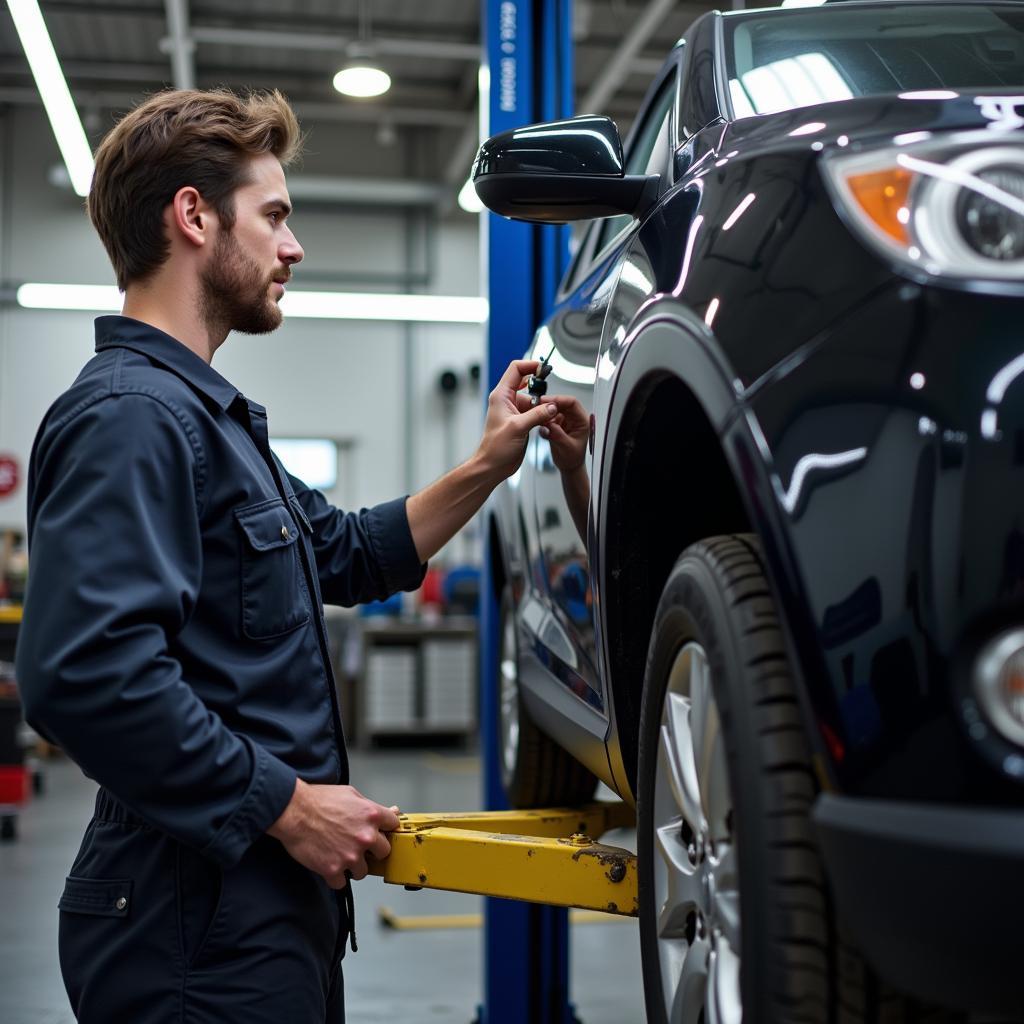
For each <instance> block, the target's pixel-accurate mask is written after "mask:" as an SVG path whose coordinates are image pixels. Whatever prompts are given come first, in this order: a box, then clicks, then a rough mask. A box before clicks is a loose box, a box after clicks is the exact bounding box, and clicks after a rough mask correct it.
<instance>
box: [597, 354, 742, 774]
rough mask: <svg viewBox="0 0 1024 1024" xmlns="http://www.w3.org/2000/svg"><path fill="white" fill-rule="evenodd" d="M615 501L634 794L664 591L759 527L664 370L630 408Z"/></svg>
mask: <svg viewBox="0 0 1024 1024" xmlns="http://www.w3.org/2000/svg"><path fill="white" fill-rule="evenodd" d="M666 437H674V438H686V443H685V446H683V445H680V446H678V447H677V446H673V445H665V444H658V443H657V441H658V439H659V438H662V439H664V438H666ZM697 478H699V479H700V481H701V483H700V486H699V491H700V493H699V495H696V496H695V495H694V494H693V490H692V483H693V480H695V479H697ZM607 493H608V496H609V497H608V504H607V507H606V510H605V519H604V521H603V522H604V531H603V535H602V546H601V550H602V580H603V583H604V586H603V588H602V593H603V594H604V602H603V607H602V618H603V621H604V629H603V633H604V636H605V637H606V638H607V642H606V645H605V653H606V658H607V670H608V676H609V682H610V686H609V690H610V695H611V700H612V703H613V705H614V713H615V723H616V728H615V735H616V736H617V738H618V743H619V748H620V750H619V753H620V756H621V761H622V767H623V770H624V772H625V776H626V779H627V781H628V785H629V789H630V791H631V792H633V793H635V792H636V789H635V786H636V765H637V754H638V747H637V744H638V737H639V727H640V702H641V697H642V694H643V681H644V666H645V664H646V660H647V648H648V644H649V641H650V634H651V628H652V626H653V623H654V614H655V611H656V609H657V605H658V598H659V596H660V594H661V591H662V588H663V587H664V585H665V581H666V580H667V579H668V575H669V573H670V572H671V569H672V566H673V565H674V564H675V561H676V559H677V558H678V557H679V555H680V554H681V553H682V551H683V550H684V549H685V548H687V547H688V546H689V545H690V544H692V543H694V542H695V541H698V540H700V539H701V538H703V537H706V536H709V535H711V534H718V533H734V532H748V531H750V530H751V525H750V521H749V518H748V516H747V513H746V510H745V508H744V504H743V500H742V497H741V495H740V491H739V488H738V486H737V484H736V481H735V477H734V475H733V473H732V470H731V468H730V466H729V464H728V461H727V459H726V457H725V452H724V451H723V449H722V446H721V443H720V441H719V438H718V435H717V434H716V432H715V429H714V427H713V426H712V423H711V420H710V419H709V417H708V415H707V412H706V411H705V409H704V407H703V406H702V404H701V402H700V401H699V400H698V398H697V397H696V395H695V394H694V392H693V391H692V389H691V388H690V387H689V386H688V385H687V384H686V383H684V382H683V380H682V379H681V378H680V377H679V376H676V375H675V374H672V373H669V372H666V371H664V370H662V371H654V372H652V373H650V374H649V375H647V376H646V377H645V378H644V379H643V380H642V382H641V383H640V385H639V386H638V387H637V388H636V389H635V390H634V391H633V393H632V394H630V396H629V400H628V402H626V404H625V407H624V409H623V416H622V421H621V424H620V431H619V434H618V438H617V444H616V447H615V450H614V454H613V455H612V459H611V465H610V470H609V473H608V476H607ZM695 497H697V499H698V500H694V498H695ZM609 582H611V584H612V585H611V586H609V585H608V584H609Z"/></svg>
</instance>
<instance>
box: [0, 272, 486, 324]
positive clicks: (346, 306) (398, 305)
mask: <svg viewBox="0 0 1024 1024" xmlns="http://www.w3.org/2000/svg"><path fill="white" fill-rule="evenodd" d="M123 301H124V298H123V296H122V295H121V293H120V292H119V291H118V289H117V288H116V287H115V286H113V285H102V284H42V283H38V282H32V283H29V284H23V285H22V286H21V287H20V288H19V289H18V291H17V302H18V305H19V306H23V307H25V308H26V309H81V310H91V311H94V312H102V313H110V312H117V311H118V310H120V308H121V305H122V303H123ZM281 310H282V311H283V312H284V314H285V316H291V317H310V318H313V319H327V320H400V321H420V322H429V323H448V324H482V323H484V321H486V319H487V310H488V306H487V300H486V299H484V298H481V297H480V296H478V295H395V294H382V293H378V292H295V291H292V292H288V293H287V294H286V295H285V296H284V298H282V299H281Z"/></svg>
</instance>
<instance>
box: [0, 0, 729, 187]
mask: <svg viewBox="0 0 1024 1024" xmlns="http://www.w3.org/2000/svg"><path fill="white" fill-rule="evenodd" d="M40 6H41V8H42V11H43V15H44V17H45V19H46V23H47V26H48V27H49V30H50V34H51V37H52V39H53V43H54V46H55V48H56V51H57V55H58V57H59V58H60V60H61V63H62V65H63V68H64V73H65V75H66V77H67V79H68V84H69V85H70V88H71V93H72V96H73V97H74V99H75V102H76V103H77V105H78V107H79V110H80V111H81V113H82V116H83V121H84V123H85V126H86V130H87V132H88V134H89V137H90V140H91V141H92V142H93V144H95V143H96V142H97V141H98V140H99V138H100V136H101V135H102V134H103V132H104V131H105V130H106V129H107V128H108V127H109V126H110V125H111V124H112V123H113V120H114V118H115V116H116V115H117V113H119V112H123V111H125V110H126V109H128V108H129V107H131V106H132V105H133V104H134V103H135V102H137V101H138V100H139V99H141V98H142V97H144V96H145V95H147V94H149V93H152V92H154V91H156V90H159V89H162V88H165V87H169V86H172V85H175V84H180V83H181V82H182V81H183V76H187V75H189V74H192V75H193V76H194V81H195V84H196V85H197V86H198V87H199V88H208V87H212V86H216V85H227V86H232V87H236V88H245V87H256V88H271V87H276V88H279V89H281V90H282V91H283V92H284V93H285V94H286V95H287V96H288V97H289V99H290V100H291V101H292V103H293V104H294V105H295V108H296V110H297V112H298V113H299V116H300V118H301V119H302V121H303V124H304V126H305V127H306V128H307V129H309V130H310V131H311V139H312V141H313V144H314V145H313V147H312V148H313V149H314V150H316V140H317V138H318V136H319V137H320V138H322V139H325V140H326V139H328V138H330V139H332V140H349V141H350V143H351V144H350V145H343V148H344V150H345V153H344V158H343V159H340V158H339V160H338V161H336V164H337V167H336V173H341V174H343V175H344V176H345V180H346V181H349V182H351V181H352V180H358V179H360V178H365V179H367V181H366V183H365V185H366V186H368V187H369V192H368V193H366V194H364V195H363V197H362V200H361V201H366V199H367V196H368V195H369V196H371V197H372V191H373V187H374V186H373V184H372V183H373V182H377V183H380V182H381V181H382V178H383V179H386V178H388V177H392V178H394V179H395V182H393V183H392V184H395V183H400V182H403V181H406V182H408V181H410V180H415V182H416V183H417V184H419V185H422V186H427V185H430V186H433V187H434V188H435V190H437V188H438V186H441V187H442V189H441V191H444V190H450V189H451V188H452V187H453V186H455V187H457V186H458V185H460V184H461V183H462V182H463V181H464V180H465V178H466V175H467V173H468V169H469V162H470V160H471V158H472V154H473V152H474V150H475V146H476V141H477V140H476V132H477V129H476V102H477V67H478V61H479V36H480V23H479V3H477V2H476V0H430V2H427V3H425V2H423V0H372V2H370V3H368V4H367V10H368V11H369V13H370V35H371V38H372V39H373V41H374V42H375V44H376V45H377V47H378V51H379V56H380V63H381V65H382V66H383V67H384V68H385V69H386V70H388V71H389V73H390V74H391V76H392V88H391V90H390V91H389V92H388V93H387V94H386V95H384V96H382V97H379V98H377V99H372V100H355V99H350V98H348V97H343V96H341V95H340V94H339V93H337V92H336V91H335V90H334V89H333V87H332V85H331V79H332V76H333V74H334V72H335V71H337V70H338V68H339V67H340V66H341V64H342V63H343V61H344V47H345V44H346V42H347V41H350V40H354V39H357V38H358V35H359V4H358V0H246V3H245V5H244V19H240V17H239V10H240V8H241V5H240V4H239V3H238V0H43V2H42V3H41V5H40ZM713 6H715V5H714V4H711V3H702V2H692V3H690V2H688V3H678V2H672V0H576V2H575V4H574V15H573V19H574V24H573V35H574V39H575V44H576V109H577V110H580V108H581V106H582V105H583V104H584V103H589V105H590V106H591V108H592V109H591V110H589V111H587V112H600V113H607V114H609V115H610V116H612V117H614V118H615V119H616V120H617V121H618V123H619V126H620V128H621V129H622V130H623V132H625V130H626V129H627V128H628V125H629V122H630V118H631V116H632V114H633V113H634V112H635V110H636V107H637V105H638V104H639V102H640V100H641V98H642V97H643V94H644V91H645V89H646V86H647V83H648V82H649V80H650V78H651V75H652V74H653V73H654V71H656V70H657V68H658V67H659V66H660V64H661V62H662V60H663V59H664V56H665V54H666V53H667V52H668V51H669V49H670V48H671V46H672V45H673V43H674V42H675V41H676V39H678V38H679V36H680V35H682V34H683V32H684V31H685V29H686V28H687V26H688V25H689V24H690V22H691V21H692V20H693V19H694V18H695V17H696V16H697V15H698V14H701V13H703V12H704V11H705V10H709V9H711V8H712V7H713ZM719 6H725V5H719ZM595 98H596V104H595V102H594V101H595ZM0 103H8V104H16V105H33V106H40V105H39V100H38V95H37V93H36V90H35V86H34V83H33V81H32V77H31V74H30V72H29V68H28V64H27V62H26V60H25V57H24V55H23V53H22V50H21V45H20V43H19V41H18V37H17V34H16V32H15V30H14V25H13V22H12V20H11V17H10V14H9V13H8V12H7V10H6V8H5V9H4V10H3V11H0ZM595 105H597V106H599V107H600V109H599V110H596V111H595V110H593V106H595ZM40 111H41V106H40ZM332 126H333V127H332ZM340 128H345V129H346V131H344V132H342V133H341V134H339V129H340ZM328 148H330V149H332V150H333V149H335V148H336V147H335V145H334V142H332V143H331V146H330V147H328ZM313 163H314V165H316V159H315V158H314V160H313ZM321 163H322V164H323V165H316V166H315V170H316V172H317V173H318V174H323V173H327V172H329V171H330V170H331V169H332V168H331V167H329V166H327V161H326V160H324V161H322V162H321ZM385 191H386V189H384V190H382V191H381V195H382V197H383V196H384V194H385ZM393 191H394V190H393ZM394 194H395V195H397V194H399V193H397V192H395V193H394ZM381 201H386V200H385V199H383V198H382V199H381ZM449 205H450V204H449Z"/></svg>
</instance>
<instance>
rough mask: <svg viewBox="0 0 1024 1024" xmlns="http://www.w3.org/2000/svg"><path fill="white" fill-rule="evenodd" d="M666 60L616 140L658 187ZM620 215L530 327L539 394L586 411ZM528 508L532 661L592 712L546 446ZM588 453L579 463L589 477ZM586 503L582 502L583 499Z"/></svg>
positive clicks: (665, 130)
mask: <svg viewBox="0 0 1024 1024" xmlns="http://www.w3.org/2000/svg"><path fill="white" fill-rule="evenodd" d="M676 73H677V72H676V64H675V62H672V63H671V64H670V65H669V66H668V67H667V68H666V70H665V71H664V72H663V73H662V75H661V76H660V77H659V80H658V81H657V82H656V83H655V86H654V87H653V88H652V90H651V92H650V94H649V97H650V98H649V100H648V102H647V103H646V104H645V105H644V107H643V108H642V110H641V113H640V116H639V117H638V118H637V122H636V125H635V127H634V130H633V132H632V133H631V136H630V139H629V141H628V143H627V146H626V172H627V173H629V174H644V173H648V174H661V175H662V181H663V183H667V176H668V173H669V163H670V157H671V152H672V148H673V146H672V140H673V139H674V135H673V132H674V120H673V119H674V110H675V102H674V100H675V94H676ZM636 226H637V224H636V222H635V221H634V220H633V219H632V218H631V217H629V216H628V215H627V216H620V217H609V218H606V219H603V220H601V221H596V222H594V223H592V224H591V225H590V227H589V228H588V230H587V232H586V234H585V236H584V239H583V243H582V246H581V250H580V256H579V258H578V259H577V261H576V265H575V266H574V267H573V268H571V270H570V273H569V275H568V277H567V281H566V282H565V286H564V291H563V295H564V297H563V299H562V301H561V302H560V303H559V305H558V306H556V308H555V310H554V311H553V312H552V314H551V315H550V316H549V318H548V319H547V320H546V321H545V323H544V324H543V325H542V326H541V328H540V329H539V330H538V332H537V334H536V336H535V339H534V344H533V347H532V349H531V352H530V358H533V359H543V358H545V357H549V362H550V364H551V373H550V376H549V377H548V393H549V394H564V395H572V396H574V397H576V398H578V399H579V401H580V403H581V404H582V405H583V407H584V409H585V410H586V412H587V414H588V415H589V414H590V413H591V411H592V408H593V393H594V383H595V380H596V374H597V358H598V352H599V350H600V345H601V336H602V331H603V328H604V325H605V318H606V314H607V312H608V307H609V302H610V300H611V296H612V294H613V292H614V290H615V286H616V282H617V279H618V275H619V270H620V267H621V256H622V253H623V252H624V250H625V248H626V247H627V245H628V244H629V240H630V239H631V238H632V236H633V235H634V234H635V229H636ZM531 456H532V459H533V464H532V468H533V479H534V488H533V498H534V504H535V508H534V514H535V522H536V529H537V537H538V541H539V569H540V572H539V576H540V584H541V589H542V595H543V596H542V600H543V603H544V605H545V614H544V616H543V622H542V623H538V625H539V626H540V627H541V628H540V633H539V636H538V642H539V645H540V646H541V647H542V649H543V656H542V659H541V660H542V662H543V663H544V665H545V668H546V669H547V670H548V672H549V673H550V674H551V675H552V676H553V677H554V678H555V679H556V680H557V681H558V682H559V683H560V684H561V685H564V686H566V687H568V689H569V690H570V691H571V692H572V693H574V694H575V695H576V696H577V697H579V698H580V699H581V700H583V701H585V702H586V703H588V704H590V705H591V706H592V707H594V708H596V709H598V710H599V711H601V712H604V711H605V706H606V694H605V692H604V689H603V687H602V684H601V680H600V675H599V673H598V670H597V664H598V662H597V653H596V636H595V615H594V607H593V596H592V590H591V586H590V564H589V560H588V557H587V543H586V532H587V531H586V513H585V512H584V514H583V515H582V516H581V515H580V513H579V510H578V509H576V510H575V514H574V509H573V508H572V507H570V497H569V496H567V494H566V490H565V488H564V487H563V483H562V476H561V474H560V473H559V471H558V469H557V468H556V466H555V464H554V460H553V459H552V455H551V445H550V443H549V442H548V441H547V440H544V439H543V438H539V437H538V438H537V439H536V441H535V442H534V443H533V445H532V451H531ZM591 459H592V453H591V452H590V451H588V455H587V458H586V461H585V466H586V469H587V473H588V476H589V473H590V468H591ZM588 505H589V503H588Z"/></svg>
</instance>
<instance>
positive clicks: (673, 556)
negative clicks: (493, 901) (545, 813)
mask: <svg viewBox="0 0 1024 1024" xmlns="http://www.w3.org/2000/svg"><path fill="white" fill-rule="evenodd" d="M474 176H475V181H476V186H477V190H478V192H479V194H480V196H481V198H482V199H483V200H484V201H485V202H486V203H487V205H488V206H490V207H491V209H493V210H495V211H496V212H498V213H502V214H504V215H506V216H511V217H517V218H520V219H524V220H530V221H536V222H542V223H543V222H555V223H557V222H564V221H567V220H581V219H583V220H586V219H593V223H591V224H590V225H589V227H587V229H586V231H585V234H584V235H583V238H582V242H581V244H580V245H579V248H578V251H577V253H576V255H575V257H574V260H573V262H572V264H571V266H570V269H569V271H568V273H567V274H566V277H565V280H564V281H563V283H562V286H561V290H560V293H559V298H558V301H557V303H556V306H555V308H554V309H553V310H552V311H551V313H550V316H549V317H548V319H547V320H546V321H545V323H544V324H543V325H542V326H541V327H540V329H539V330H538V332H537V335H536V337H535V339H534V342H533V344H532V346H531V348H530V350H529V353H528V354H529V357H530V358H536V359H546V360H547V365H548V367H549V368H550V377H549V378H548V381H547V383H548V386H549V391H550V393H552V394H554V393H562V394H571V395H575V396H576V397H577V398H578V399H579V403H580V407H581V408H580V415H581V416H582V417H583V420H582V421H583V424H584V429H583V443H584V444H586V440H587V439H586V420H587V416H588V414H589V416H590V431H589V446H588V447H589V453H590V454H589V455H587V456H586V457H583V456H582V455H581V458H584V461H583V470H584V475H583V476H582V477H581V476H580V474H579V472H576V473H575V474H574V475H573V476H572V479H569V474H568V473H567V471H566V470H565V462H566V459H565V456H564V453H563V454H562V456H561V457H560V456H559V452H558V451H556V447H557V446H556V444H555V441H554V440H552V438H551V436H549V437H547V438H543V437H536V438H534V439H533V440H532V441H531V444H530V448H529V450H528V453H527V459H526V462H525V463H524V466H523V468H522V470H521V471H520V473H518V474H517V475H516V477H515V478H513V479H512V480H511V481H510V482H509V483H508V484H507V485H506V486H505V487H504V488H503V489H502V490H501V491H500V492H499V493H498V494H497V495H496V496H495V499H494V500H493V502H492V504H491V506H490V517H491V518H490V529H491V544H492V552H493V558H494V575H495V578H496V580H497V581H498V586H499V588H500V594H499V599H500V601H501V608H502V634H501V635H502V647H501V660H502V664H501V686H502V693H501V701H500V705H501V722H500V726H501V735H502V737H503V740H504V773H505V782H506V788H507V789H508V792H509V795H510V798H511V799H512V800H513V802H515V803H517V804H521V805H524V804H525V805H546V804H556V803H563V802H568V803H575V802H579V801H582V800H586V799H587V798H588V797H589V796H590V795H591V794H592V793H593V791H594V784H595V778H596V779H601V780H603V781H604V782H605V783H607V784H608V785H609V786H611V787H612V788H613V789H614V790H616V791H617V792H618V793H619V794H621V795H622V796H623V797H624V798H625V799H627V800H635V802H636V805H637V810H638V848H639V859H640V873H641V874H640V887H641V897H640V904H641V906H640V927H641V942H642V954H643V964H644V973H645V990H646V998H647V1012H648V1019H649V1020H650V1021H654V1022H665V1021H672V1022H699V1021H706V1022H708V1024H711V1022H718V1024H738V1022H739V1021H740V1020H741V1019H742V1020H743V1021H744V1022H746V1024H750V1022H752V1021H753V1022H762V1021H764V1022H772V1024H775V1022H783V1021H785V1022H797V1021H800V1022H818V1021H820V1022H846V1021H849V1022H854V1021H883V1020H884V1021H894V1022H895V1021H904V1020H918V1019H920V1020H924V1019H926V1016H925V1014H926V1011H925V1010H924V1009H923V1008H922V1006H921V1005H920V1004H919V1003H918V1002H917V1000H925V1001H927V1002H928V1003H930V1004H933V1005H938V1006H943V1007H948V1008H950V1009H948V1010H929V1011H927V1013H928V1014H929V1015H928V1016H927V1019H928V1020H933V1019H945V1018H946V1017H947V1016H953V1015H954V1011H959V1010H968V1009H970V1010H974V1011H989V1012H991V1013H995V1014H997V1015H1003V1016H1005V1015H1012V1014H1019V1013H1021V1012H1022V1011H1024V980H1022V979H1021V978H1019V977H1017V975H1016V969H1017V962H1018V960H1019V955H1020V952H1021V950H1022V948H1024V938H1022V937H1024V884H1022V883H1024V401H1022V400H1024V5H1022V4H1020V3H1007V2H992V3H943V2H937V3H936V2H927V0H921V2H905V3H873V2H857V0H854V2H849V3H842V4H834V5H828V6H823V7H817V8H807V9H774V10H759V11H753V10H751V11H735V12H729V13H718V12H712V13H710V14H707V15H705V16H703V17H701V18H700V19H698V20H697V21H696V22H695V23H694V24H693V26H692V28H691V30H690V31H689V32H688V33H687V34H686V39H685V41H681V42H680V43H679V44H678V46H677V47H676V48H675V49H674V51H673V52H672V54H671V56H670V57H669V59H668V61H667V62H666V63H665V65H664V67H663V69H662V70H661V72H660V73H659V74H658V76H657V78H656V79H655V81H654V82H653V84H652V86H651V88H650V90H649V93H648V96H647V99H646V100H645V102H644V104H643V107H642V108H641V110H640V112H639V115H638V117H637V119H636V122H635V124H634V127H633V130H632V132H631V133H630V137H629V139H628V140H627V143H626V146H625V152H624V153H623V147H622V144H621V143H620V140H619V136H618V133H617V130H616V129H615V126H614V125H613V124H612V123H611V122H610V121H608V120H607V119H606V118H600V117H593V116H588V117H582V118H575V119H572V120H569V121H563V122H556V123H552V124H546V125H532V126H528V127H525V128H523V129H520V130H517V131H512V132H507V133H504V134H503V135H500V136H496V137H494V138H493V139H491V140H489V141H488V142H487V143H485V144H484V146H483V147H482V148H481V150H480V153H479V155H478V157H477V162H476V166H475V170H474ZM579 426H580V425H579V423H578V422H577V423H576V425H575V427H574V430H575V435H576V438H577V441H578V439H579V434H580V430H579ZM562 437H563V438H564V435H562ZM975 1019H986V1020H988V1019H991V1018H990V1017H984V1018H975ZM999 1019H1003V1017H1000V1018H999Z"/></svg>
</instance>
